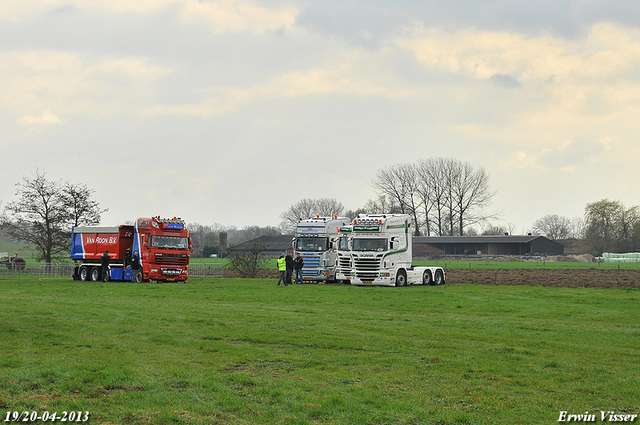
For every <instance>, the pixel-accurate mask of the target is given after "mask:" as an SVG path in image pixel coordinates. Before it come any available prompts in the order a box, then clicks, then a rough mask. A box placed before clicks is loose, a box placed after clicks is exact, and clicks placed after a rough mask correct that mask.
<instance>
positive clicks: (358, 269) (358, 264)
mask: <svg viewBox="0 0 640 425" xmlns="http://www.w3.org/2000/svg"><path fill="white" fill-rule="evenodd" d="M353 262H354V265H355V275H356V277H357V278H358V279H361V280H374V279H376V278H377V277H378V276H379V275H380V259H379V258H369V257H366V258H358V257H355V258H354V259H353Z"/></svg>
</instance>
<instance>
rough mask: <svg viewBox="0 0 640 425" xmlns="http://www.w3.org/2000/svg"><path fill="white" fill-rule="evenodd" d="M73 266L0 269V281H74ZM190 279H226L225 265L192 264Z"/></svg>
mask: <svg viewBox="0 0 640 425" xmlns="http://www.w3.org/2000/svg"><path fill="white" fill-rule="evenodd" d="M73 268H74V265H73V264H68V263H66V264H65V263H63V264H58V263H51V264H49V263H47V264H41V265H39V266H26V267H25V268H24V269H22V270H19V269H15V268H14V269H9V268H7V267H0V280H3V279H18V280H20V279H33V278H34V277H37V278H38V280H43V279H73ZM188 273H189V277H224V264H222V263H212V264H190V265H189V270H188Z"/></svg>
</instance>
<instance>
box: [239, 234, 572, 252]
mask: <svg viewBox="0 0 640 425" xmlns="http://www.w3.org/2000/svg"><path fill="white" fill-rule="evenodd" d="M292 238H293V235H283V236H261V237H259V238H256V239H252V240H250V241H247V242H244V243H241V244H239V245H236V246H234V247H231V248H229V251H234V250H239V249H246V248H249V247H250V246H252V245H254V244H256V243H258V244H263V245H264V246H265V255H267V256H270V257H277V256H279V255H280V254H281V253H283V252H285V251H286V250H288V249H291V239H292ZM412 249H413V256H414V257H433V256H438V255H533V254H542V255H563V254H564V246H563V245H562V244H560V243H558V242H555V241H552V240H551V239H547V238H545V237H544V236H535V235H527V236H414V237H413V246H412Z"/></svg>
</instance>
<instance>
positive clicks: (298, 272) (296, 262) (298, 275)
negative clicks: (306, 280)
mask: <svg viewBox="0 0 640 425" xmlns="http://www.w3.org/2000/svg"><path fill="white" fill-rule="evenodd" d="M303 266H304V260H303V259H302V257H301V256H300V253H299V252H298V253H297V254H296V258H294V259H293V275H294V278H295V280H296V284H297V285H299V284H301V283H302V267H303Z"/></svg>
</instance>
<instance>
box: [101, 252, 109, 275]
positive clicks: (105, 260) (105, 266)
mask: <svg viewBox="0 0 640 425" xmlns="http://www.w3.org/2000/svg"><path fill="white" fill-rule="evenodd" d="M100 265H101V266H102V281H103V282H106V281H107V279H108V278H109V251H105V252H104V254H102V257H100Z"/></svg>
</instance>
